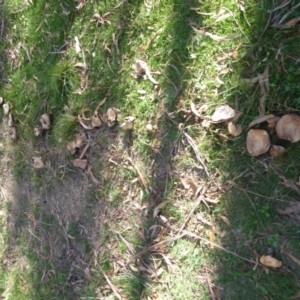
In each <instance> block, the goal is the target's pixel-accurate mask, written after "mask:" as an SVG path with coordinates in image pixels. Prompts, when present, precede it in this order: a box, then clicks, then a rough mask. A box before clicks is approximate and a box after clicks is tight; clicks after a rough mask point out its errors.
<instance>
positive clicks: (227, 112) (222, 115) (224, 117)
mask: <svg viewBox="0 0 300 300" xmlns="http://www.w3.org/2000/svg"><path fill="white" fill-rule="evenodd" d="M240 115H241V113H240V112H239V111H237V110H234V109H233V108H231V107H230V106H229V105H227V104H225V105H221V106H219V107H217V108H216V110H215V111H214V113H213V115H212V116H211V118H210V121H207V120H205V119H204V121H205V122H204V123H202V126H203V127H205V128H206V127H209V125H210V124H205V123H207V122H209V123H210V122H212V123H214V124H218V123H227V129H228V132H229V134H231V135H232V136H234V137H237V136H239V135H241V133H242V126H241V125H240V124H235V122H236V121H237V120H238V118H239V117H240Z"/></svg>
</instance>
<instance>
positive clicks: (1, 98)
mask: <svg viewBox="0 0 300 300" xmlns="http://www.w3.org/2000/svg"><path fill="white" fill-rule="evenodd" d="M3 102H4V99H3V97H0V105H2V104H3Z"/></svg>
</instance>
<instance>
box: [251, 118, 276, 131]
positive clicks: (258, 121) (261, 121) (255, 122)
mask: <svg viewBox="0 0 300 300" xmlns="http://www.w3.org/2000/svg"><path fill="white" fill-rule="evenodd" d="M274 117H275V116H274V115H266V116H262V117H259V118H257V119H255V120H254V121H252V122H251V123H250V124H249V125H248V129H249V128H251V127H253V126H255V125H258V124H260V123H263V122H266V121H268V120H271V119H273V118H274Z"/></svg>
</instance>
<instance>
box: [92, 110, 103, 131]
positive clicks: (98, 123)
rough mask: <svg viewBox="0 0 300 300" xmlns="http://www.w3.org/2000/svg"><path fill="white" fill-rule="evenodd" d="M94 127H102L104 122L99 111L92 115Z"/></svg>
mask: <svg viewBox="0 0 300 300" xmlns="http://www.w3.org/2000/svg"><path fill="white" fill-rule="evenodd" d="M92 125H93V126H94V127H100V126H101V125H102V121H101V119H100V116H99V114H98V112H97V111H95V112H94V113H93V115H92Z"/></svg>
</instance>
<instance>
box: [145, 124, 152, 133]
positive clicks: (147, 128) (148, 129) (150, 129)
mask: <svg viewBox="0 0 300 300" xmlns="http://www.w3.org/2000/svg"><path fill="white" fill-rule="evenodd" d="M146 130H147V131H148V132H153V126H152V124H151V123H148V124H147V125H146Z"/></svg>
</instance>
